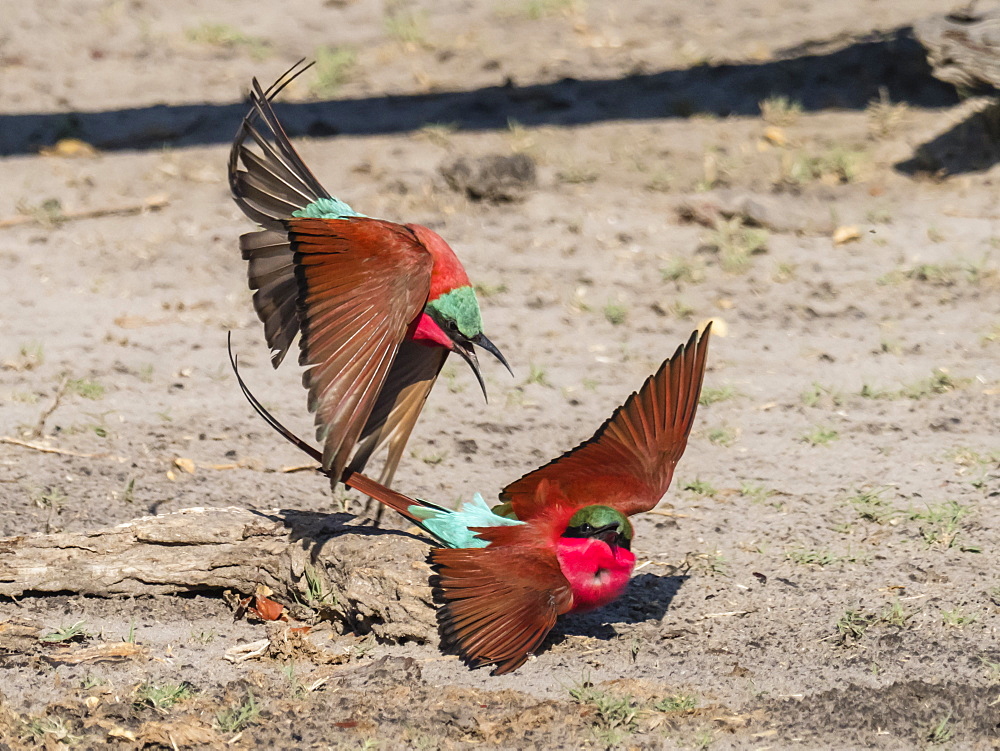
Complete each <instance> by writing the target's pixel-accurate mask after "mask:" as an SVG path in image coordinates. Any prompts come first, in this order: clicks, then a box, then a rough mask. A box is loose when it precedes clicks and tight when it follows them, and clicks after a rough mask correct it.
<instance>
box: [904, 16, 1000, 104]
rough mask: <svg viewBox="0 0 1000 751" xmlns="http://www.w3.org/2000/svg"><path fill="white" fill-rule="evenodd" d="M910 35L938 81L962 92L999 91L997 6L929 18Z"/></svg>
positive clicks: (921, 22) (998, 23)
mask: <svg viewBox="0 0 1000 751" xmlns="http://www.w3.org/2000/svg"><path fill="white" fill-rule="evenodd" d="M913 33H914V35H915V36H916V37H917V39H918V40H919V41H920V43H921V44H922V45H923V46H924V47H925V48H926V49H927V60H928V62H930V64H931V67H932V68H933V69H934V75H935V76H936V77H937V78H939V79H941V80H942V81H945V82H947V83H950V84H952V85H954V86H957V87H960V88H965V89H978V88H982V87H983V86H991V87H993V88H997V89H1000V7H997V8H991V9H990V10H987V11H981V12H974V11H972V10H966V11H962V12H956V13H949V14H947V15H940V16H931V17H930V18H926V19H924V20H922V21H919V22H917V23H916V24H914V26H913Z"/></svg>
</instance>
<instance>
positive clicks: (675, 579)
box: [549, 573, 690, 641]
mask: <svg viewBox="0 0 1000 751" xmlns="http://www.w3.org/2000/svg"><path fill="white" fill-rule="evenodd" d="M689 578H690V577H688V576H687V575H680V576H657V575H656V574H647V573H643V574H639V575H638V576H636V577H634V578H633V579H632V580H631V581H630V582H629V586H628V589H627V590H626V592H625V594H624V595H623V596H622V597H620V598H618V599H617V600H615V601H614V602H613V603H611V604H610V605H606V606H605V607H603V608H599V609H597V610H594V611H591V612H589V613H579V614H576V615H569V616H566V617H564V618H562V619H560V620H559V621H558V622H557V623H556V627H555V628H554V629H553V630H552V634H551V635H550V636H549V639H550V640H552V639H555V640H559V641H561V640H562V639H563V638H565V637H567V636H592V637H596V638H598V639H605V640H611V639H614V638H615V637H616V636H618V631H617V630H616V628H615V627H616V626H617V625H620V624H624V623H642V622H643V621H650V620H655V621H661V620H663V617H664V616H665V615H666V614H667V610H668V609H669V608H670V603H671V602H672V601H673V599H674V597H676V596H677V593H678V592H679V591H680V588H681V587H682V586H683V585H684V583H685V582H686V581H687V580H688V579H689Z"/></svg>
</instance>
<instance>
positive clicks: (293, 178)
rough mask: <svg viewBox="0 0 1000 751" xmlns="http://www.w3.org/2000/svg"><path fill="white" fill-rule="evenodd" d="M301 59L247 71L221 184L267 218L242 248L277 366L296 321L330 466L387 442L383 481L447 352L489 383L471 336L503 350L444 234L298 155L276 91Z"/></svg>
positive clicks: (340, 466) (361, 464) (334, 475)
mask: <svg viewBox="0 0 1000 751" xmlns="http://www.w3.org/2000/svg"><path fill="white" fill-rule="evenodd" d="M308 67H309V66H308V65H307V66H305V67H302V68H299V66H298V65H296V66H295V67H293V68H292V69H291V70H290V71H288V73H286V74H285V75H284V76H282V77H281V78H280V79H279V80H278V81H277V82H276V83H275V84H274V85H273V86H271V87H270V88H269V89H268V90H267V91H264V90H263V89H262V88H261V86H260V84H259V83H258V82H257V79H254V80H253V84H252V90H251V93H250V100H251V105H252V106H251V110H250V113H249V114H248V115H247V116H246V117H245V118H244V119H243V122H242V124H241V125H240V128H239V131H238V132H237V134H236V139H235V140H234V142H233V145H232V149H231V150H230V155H229V186H230V189H231V192H232V195H233V198H234V200H235V201H236V204H237V205H238V206H239V207H240V209H241V210H242V211H243V213H244V214H246V215H247V216H248V217H249V218H250V219H252V220H254V221H255V222H257V223H258V224H260V225H261V226H262V227H263V229H261V230H259V231H257V232H250V233H248V234H245V235H243V236H242V237H241V238H240V249H241V251H242V253H243V258H244V259H245V260H246V261H248V262H249V268H248V274H249V284H250V288H251V289H253V290H254V295H253V304H254V308H255V309H256V311H257V315H258V317H259V318H260V319H261V321H262V322H263V324H264V336H265V338H266V340H267V344H268V346H269V347H270V348H271V353H272V356H271V361H272V364H273V365H274V367H277V366H278V365H279V364H280V363H281V361H282V359H283V358H284V357H285V354H286V353H287V352H288V349H289V348H290V347H291V345H292V342H293V340H294V339H295V336H296V335H297V334H300V338H299V350H300V353H299V364H301V365H303V366H305V367H306V368H307V369H306V371H305V372H304V373H303V376H302V380H303V385H304V386H305V387H306V388H307V389H308V390H309V402H308V404H309V410H310V411H311V412H314V413H315V422H316V438H317V440H318V441H320V443H321V444H322V446H323V456H322V464H323V467H324V469H326V470H328V471H329V474H330V477H331V479H332V480H333V481H334V482H336V481H337V480H338V479H339V478H340V476H341V474H342V473H343V471H344V469H345V467H347V466H348V462H350V469H351V470H352V471H355V472H361V471H362V470H364V468H365V465H366V464H367V462H368V460H369V459H370V458H371V456H372V454H373V453H375V452H376V451H377V450H378V449H379V448H381V447H382V446H388V452H387V456H386V461H385V465H384V467H383V470H382V473H381V475H380V481H381V482H382V483H383V484H385V485H389V484H391V482H392V478H393V475H394V473H395V470H396V467H397V465H398V464H399V460H400V458H401V457H402V454H403V448H404V446H405V445H406V442H407V440H408V439H409V436H410V432H411V431H412V430H413V426H414V424H415V423H416V421H417V418H418V417H419V415H420V412H421V410H422V409H423V406H424V402H425V400H426V399H427V395H428V394H429V393H430V390H431V387H432V386H433V385H434V382H435V380H436V379H437V377H438V373H439V372H440V371H441V367H442V366H443V365H444V362H445V359H446V358H447V357H448V353H450V352H457V353H458V354H459V355H461V356H462V357H463V358H464V359H465V360H466V361H467V362H468V363H469V365H470V366H471V367H472V369H473V371H474V372H475V374H476V377H477V378H478V380H479V384H480V386H482V388H483V393H484V394H485V393H486V387H485V385H484V384H483V379H482V375H481V374H480V372H479V363H478V360H477V358H476V354H475V350H474V349H473V345H478V346H479V347H482V348H483V349H485V350H486V351H488V352H491V353H492V354H493V355H495V356H496V357H497V358H498V359H499V360H500V362H502V363H503V364H504V366H507V362H506V360H505V359H504V357H503V355H502V354H500V351H499V350H498V349H497V348H496V347H495V346H494V345H493V343H492V342H490V340H489V339H487V338H486V335H485V334H483V322H482V317H481V314H480V310H479V303H478V302H477V300H476V293H475V291H474V289H473V287H472V285H471V283H470V281H469V277H468V275H467V274H466V272H465V269H464V268H463V266H462V264H461V262H460V261H459V260H458V257H457V256H456V255H455V253H454V251H453V250H452V249H451V248H450V247H449V245H448V243H446V242H445V241H444V239H442V238H441V236H440V235H438V234H437V233H435V232H433V231H432V230H430V229H428V228H427V227H423V226H421V225H419V224H396V223H395V222H389V221H384V220H381V219H373V218H371V217H367V216H364V215H362V214H359V213H358V212H356V211H354V210H353V209H352V208H351V207H350V206H348V205H347V204H346V203H344V202H343V201H340V200H339V199H337V198H334V197H333V196H331V195H330V194H329V193H328V192H327V191H326V190H325V189H324V188H323V186H322V185H320V183H319V181H318V180H317V179H316V178H315V177H314V176H313V174H312V172H311V171H310V170H309V168H308V167H306V165H305V163H304V162H303V161H302V159H301V158H300V157H299V155H298V153H297V152H296V151H295V149H294V147H293V146H292V144H291V142H290V141H289V139H288V136H287V135H286V133H285V130H284V128H283V127H282V126H281V123H280V122H279V121H278V118H277V115H276V114H275V112H274V109H273V108H272V107H271V99H273V98H274V97H275V96H277V94H278V93H279V92H280V91H281V90H282V89H283V88H284V87H285V86H287V85H288V83H289V82H291V81H292V79H294V78H295V77H296V76H297V75H299V74H300V73H302V72H303V71H304V70H306V69H307V68H308ZM296 68H298V70H296ZM508 370H509V367H508Z"/></svg>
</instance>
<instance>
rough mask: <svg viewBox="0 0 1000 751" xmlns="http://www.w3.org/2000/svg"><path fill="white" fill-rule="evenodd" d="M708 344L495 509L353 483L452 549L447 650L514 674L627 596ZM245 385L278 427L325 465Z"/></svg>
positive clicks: (444, 615) (440, 552) (667, 367)
mask: <svg viewBox="0 0 1000 751" xmlns="http://www.w3.org/2000/svg"><path fill="white" fill-rule="evenodd" d="M708 337H709V329H708V327H706V329H705V330H704V332H703V333H702V334H701V335H700V336H699V335H698V332H695V333H693V334H692V335H691V338H690V339H689V340H688V342H687V343H686V344H685V345H682V346H681V347H678V348H677V351H676V352H675V353H674V355H673V357H671V358H670V359H669V360H667V361H666V362H664V363H663V364H662V365H661V366H660V369H659V370H658V371H657V372H656V373H655V374H654V375H652V376H650V377H649V378H648V379H646V382H645V383H644V384H643V385H642V388H641V389H639V391H638V392H637V393H633V394H632V395H631V396H630V397H629V398H628V399H627V400H626V402H625V404H623V405H622V406H621V407H619V408H618V409H617V410H615V412H614V414H613V415H612V416H611V417H610V418H609V419H608V420H607V421H606V422H605V423H604V424H603V425H602V426H601V427H600V428H599V429H598V430H597V432H596V433H595V434H594V436H593V437H592V438H591V439H590V440H588V441H585V442H584V443H582V444H580V445H579V446H577V447H576V448H574V449H572V450H571V451H568V452H566V453H565V454H563V455H562V456H560V457H559V458H558V459H555V460H553V461H551V462H549V463H548V464H546V465H544V466H543V467H540V468H538V469H536V470H534V471H533V472H529V473H528V474H526V475H525V476H524V477H522V478H521V479H519V480H515V481H514V482H512V483H511V484H509V485H507V486H506V487H505V488H504V489H503V490H501V491H500V501H501V503H500V504H498V505H496V506H494V507H493V508H492V509H491V508H490V507H489V506H487V505H486V504H485V503H484V502H483V500H482V498H481V497H479V496H478V495H477V496H476V498H475V500H474V501H473V502H471V503H466V504H464V505H463V507H462V508H461V509H458V510H451V509H446V508H443V507H441V506H438V505H436V504H433V503H429V502H427V501H420V500H414V499H412V498H408V497H407V496H405V495H402V494H401V493H397V492H396V491H394V490H389V489H388V488H385V487H382V486H381V485H379V484H378V483H376V482H374V481H373V480H370V479H369V478H367V477H365V476H364V475H361V474H357V473H351V472H348V473H347V474H346V475H345V476H344V482H345V484H347V485H348V486H350V487H354V488H357V489H358V490H360V491H362V492H363V493H367V494H368V495H369V496H371V497H372V498H375V499H376V500H378V501H380V502H381V503H383V504H385V505H386V506H389V507H390V508H392V509H395V510H396V511H398V512H399V513H400V514H402V515H403V516H405V517H406V518H407V519H410V520H411V521H413V522H414V523H416V524H417V525H419V526H420V527H421V528H423V529H424V530H425V531H426V532H427V533H429V534H430V535H431V536H432V537H433V538H434V539H435V540H436V541H437V542H438V543H439V544H440V545H442V547H438V548H434V549H432V550H431V552H430V562H431V565H432V567H433V568H434V569H435V571H436V577H435V580H434V584H435V593H436V595H437V597H438V599H439V601H440V602H441V604H442V607H441V609H440V610H439V612H438V619H439V623H440V626H441V633H442V640H443V643H444V646H445V647H446V648H451V649H454V650H456V651H457V652H458V653H459V654H460V655H461V656H462V657H463V658H464V659H465V660H466V661H467V662H468V663H469V664H470V665H473V666H480V665H495V666H496V667H495V670H494V672H495V673H508V672H510V671H512V670H515V669H517V668H518V667H520V666H521V665H522V664H524V662H525V660H527V659H528V657H529V656H530V655H531V654H532V653H534V652H535V651H537V650H538V648H539V647H540V646H541V644H542V642H543V640H544V639H545V636H546V635H547V634H548V633H549V631H550V630H551V629H552V627H553V625H555V622H556V618H557V617H558V616H560V615H562V614H564V613H569V612H573V611H582V610H591V609H593V608H597V607H600V606H602V605H606V604H607V603H609V602H611V601H613V600H614V599H616V598H617V597H618V596H619V595H621V594H622V592H623V591H624V590H625V587H626V585H627V584H628V580H629V577H630V576H631V574H632V569H633V568H634V566H635V556H634V555H633V554H632V552H631V543H632V524H631V523H630V522H629V520H628V517H629V516H631V515H633V514H637V513H640V512H642V511H649V510H650V509H652V508H653V507H654V506H655V505H656V504H657V503H658V502H659V501H660V499H661V498H662V497H663V494H664V493H665V492H666V491H667V488H668V487H669V485H670V480H671V478H672V477H673V474H674V468H675V467H676V465H677V462H678V461H679V460H680V458H681V455H682V454H683V453H684V448H685V446H686V445H687V439H688V435H689V434H690V432H691V426H692V424H693V422H694V417H695V412H696V411H697V409H698V399H699V397H700V395H701V384H702V380H703V378H704V373H705V362H706V358H707V355H708ZM233 367H234V369H235V367H236V364H235V361H234V362H233ZM237 378H239V373H238V372H237ZM240 387H241V388H242V389H243V392H244V394H246V395H247V398H248V399H249V400H250V403H251V404H252V405H253V406H254V408H255V409H256V410H257V412H258V413H259V414H260V415H261V416H262V417H264V419H265V420H267V422H268V423H269V424H270V425H271V426H272V427H274V428H275V429H276V430H278V431H279V432H280V433H281V434H282V435H283V436H285V438H287V439H288V440H290V441H291V442H292V443H294V444H295V445H297V446H299V448H301V449H302V450H303V451H305V452H306V453H308V454H310V455H311V456H313V457H314V458H316V459H319V458H320V453H319V452H318V451H317V450H316V449H314V448H312V447H311V446H308V445H307V444H305V443H304V442H303V441H301V440H300V439H298V438H297V437H296V436H294V435H293V434H292V433H290V432H289V431H288V430H287V429H285V428H284V427H283V426H282V425H281V424H280V423H278V422H277V420H275V419H274V418H273V417H272V416H271V415H270V414H268V413H267V412H266V410H264V408H263V407H262V406H261V405H260V404H259V403H258V402H257V401H256V399H254V397H253V395H252V394H250V393H249V391H248V390H247V387H246V385H245V384H244V383H243V381H242V380H240Z"/></svg>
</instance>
